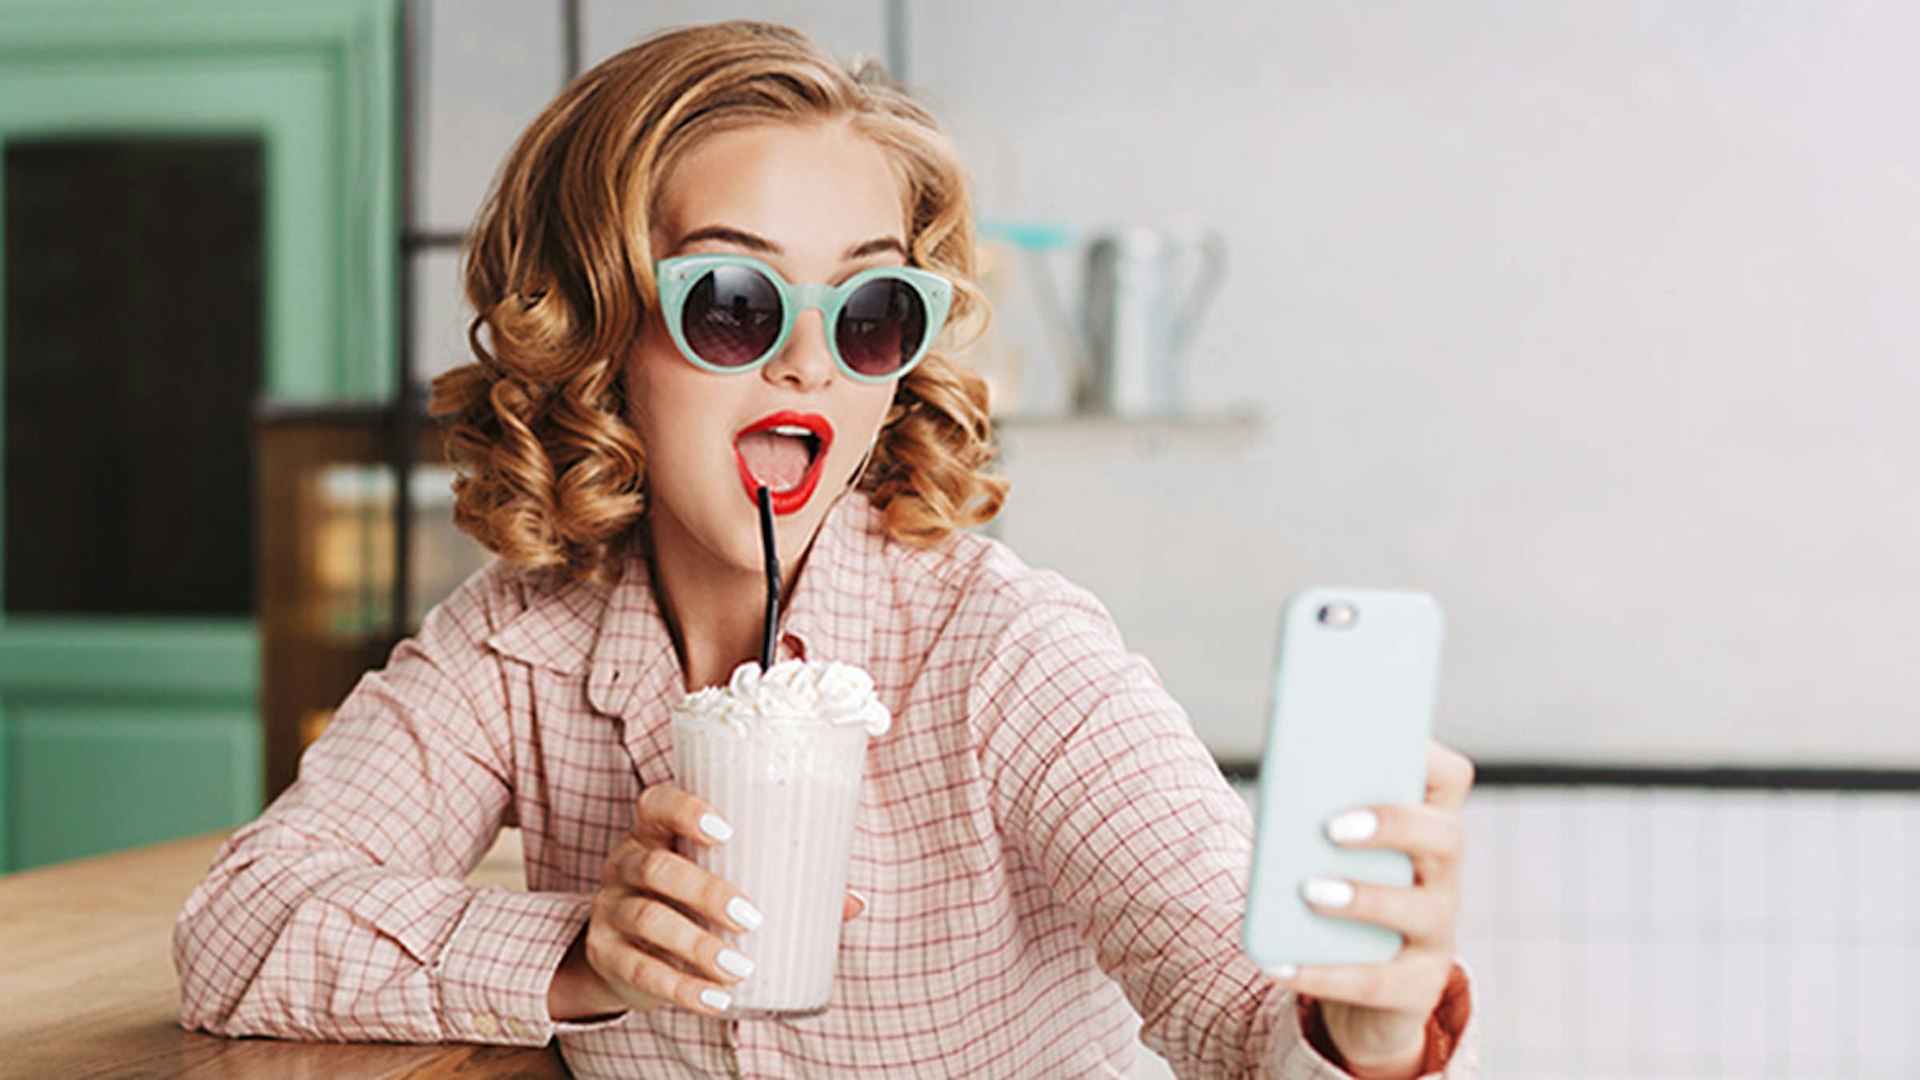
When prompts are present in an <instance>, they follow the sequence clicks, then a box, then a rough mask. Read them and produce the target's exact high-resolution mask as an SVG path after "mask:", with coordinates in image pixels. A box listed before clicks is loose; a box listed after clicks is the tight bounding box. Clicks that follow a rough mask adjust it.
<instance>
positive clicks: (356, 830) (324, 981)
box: [173, 571, 591, 1046]
mask: <svg viewBox="0 0 1920 1080" xmlns="http://www.w3.org/2000/svg"><path fill="white" fill-rule="evenodd" d="M496 572H497V571H483V572H482V573H480V574H476V575H475V576H474V577H473V578H470V579H469V580H468V581H467V583H466V584H465V585H463V586H462V587H461V589H460V590H458V591H457V592H456V593H455V594H454V595H453V596H452V597H450V598H449V599H448V600H447V601H446V602H445V603H443V604H442V605H440V606H439V607H437V608H435V609H434V610H433V611H432V612H431V613H429V614H428V616H427V618H426V619H425V621H424V625H423V626H422V627H421V630H420V633H419V634H418V635H416V636H415V637H413V638H410V639H408V640H407V641H404V642H402V643H401V644H400V645H399V646H397V647H396V648H395V649H394V651H393V654H392V656H391V658H390V659H389V662H388V664H387V666H386V667H385V668H384V669H382V670H379V671H375V672H371V673H369V674H367V675H366V676H364V677H363V678H362V679H361V680H360V682H359V684H358V685H357V686H355V688H354V689H353V691H352V693H351V694H349V695H348V696H347V698H346V700H345V701H344V702H343V703H342V704H341V706H340V708H339V709H338V710H337V711H336V712H335V714H334V716H333V719H332V721H331V722H330V723H329V724H328V726H327V729H326V731H325V733H324V734H323V735H322V736H321V737H320V738H319V739H318V740H317V741H316V742H315V743H314V745H313V746H312V747H311V748H309V750H308V751H307V753H306V754H305V755H304V756H303V758H302V759H301V763H300V777H299V779H298V780H297V781H296V782H295V783H294V784H293V785H292V786H291V787H289V788H288V789H287V790H286V792H285V793H284V794H282V795H281V796H280V798H278V799H276V800H275V801H274V803H273V804H272V805H271V806H269V807H268V808H267V809H266V811H265V812H264V813H263V814H261V816H260V817H259V819H258V820H256V821H254V822H253V823H251V824H249V825H246V826H244V827H243V828H241V829H240V830H238V831H237V832H236V833H234V835H233V836H232V837H231V838H229V839H228V841H227V842H226V844H225V845H224V846H223V847H222V848H221V849H220V852H219V853H218V854H217V855H216V856H215V858H214V862H213V865H212V867H211V868H210V869H209V871H208V872H207V876H206V878H205V880H203V881H202V882H201V883H200V886H199V887H198V888H197V889H196V890H195V891H194V892H193V894H192V895H191V896H190V897H189V898H188V899H187V902H186V906H185V907H184V908H182V910H181V912H180V914H179V917H178V919H177V920H176V922H175V925H174V935H173V956H174V966H175V968H176V969H177V970H178V972H179V975H180V997H181V1001H180V1022H181V1023H182V1025H184V1026H186V1027H189V1028H200V1029H204V1030H206V1031H209V1032H213V1033H215V1034H219V1035H273V1036H280V1037H286V1038H300V1039H326V1040H377V1041H404V1042H445V1041H457V1042H490V1043H505V1044H517V1045H530V1046H537V1045H542V1044H544V1043H545V1042H547V1041H548V1040H549V1039H550V1038H551V1037H552V1035H553V1033H554V1030H555V1025H554V1023H553V1022H552V1020H551V1019H550V1018H549V1016H548V1012H547V1001H546V992H547V987H548V985H549V983H550V982H551V980H552V977H553V974H554V972H555V970H556V969H557V968H558V967H559V964H560V960H561V957H562V956H563V955H564V954H565V952H566V949H567V947H568V945H569V944H570V943H571V942H572V940H573V938H574V937H575V936H576V935H577V934H578V933H579V931H580V928H581V927H582V926H584V925H585V924H586V921H587V915H588V907H589V903H590V899H591V898H590V897H588V896H584V895H567V894H560V893H540V892H532V893H526V892H513V891H509V890H505V889H501V888H498V887H479V886H473V885H469V884H467V883H465V882H464V881H462V880H461V879H462V878H463V877H464V876H465V875H466V874H467V873H468V872H469V871H471V870H472V869H473V867H474V866H475V864H477V863H478V862H479V860H480V858H481V857H482V856H483V855H484V854H485V853H486V851H487V848H488V847H489V846H490V845H491V844H492V842H493V840H494V837H495V836H496V834H497V833H498V830H499V828H500V826H501V824H502V822H503V820H504V819H505V817H506V815H507V813H508V810H509V806H510V800H511V796H512V789H511V777H512V776H513V772H512V758H513V752H514V750H513V741H512V734H511V728H510V726H509V724H508V719H507V701H506V693H505V690H504V683H503V680H504V678H505V677H506V676H505V674H504V672H503V667H502V664H501V662H500V660H499V659H498V657H496V656H495V655H494V654H492V653H491V651H489V650H488V649H487V648H486V646H485V645H484V642H485V639H486V637H487V635H488V633H489V632H490V629H491V626H490V624H491V623H492V622H494V621H495V620H494V619H493V618H492V609H493V607H494V605H495V603H496V602H497V599H498V597H497V596H496V591H497V590H498V589H499V588H500V587H501V586H500V585H499V584H498V581H497V579H496V577H495V574H496ZM569 1026H571V1025H569Z"/></svg>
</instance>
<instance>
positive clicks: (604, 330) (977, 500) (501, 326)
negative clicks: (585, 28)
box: [429, 20, 1007, 581]
mask: <svg viewBox="0 0 1920 1080" xmlns="http://www.w3.org/2000/svg"><path fill="white" fill-rule="evenodd" d="M833 121H839V122H845V123H847V124H848V125H849V126H850V127H851V128H852V129H853V130H854V131H857V132H859V133H860V134H862V135H865V136H866V137H867V138H870V139H872V140H873V141H874V142H875V143H876V144H877V145H879V146H880V147H881V148H882V149H883V150H884V151H886V153H887V155H888V157H889V159H890V160H891V162H892V163H893V165H894V169H895V171H896V173H897V174H898V175H899V177H900V181H901V184H902V187H903V190H904V192H905V195H906V205H907V207H908V209H909V221H908V223H907V224H908V235H907V248H908V252H909V255H908V262H909V264H910V265H913V266H920V267H925V268H927V269H929V270H934V271H936V272H939V273H940V274H942V275H944V276H945V277H947V278H948V279H950V280H951V281H952V282H953V283H954V292H955V295H954V301H953V310H952V313H951V316H950V320H949V323H948V330H947V331H946V332H945V333H943V335H942V338H941V340H939V341H938V342H936V344H935V347H934V348H933V349H932V350H931V351H930V352H929V354H928V356H927V358H926V359H925V360H923V361H922V362H921V364H920V365H919V366H918V367H917V368H915V369H914V370H913V371H910V372H908V373H907V375H906V376H905V377H904V378H903V379H902V380H901V382H900V385H899V387H898V388H897V390H896V392H895V394H894V400H893V404H892V406H891V408H890V409H889V411H888V413H887V417H886V420H885V422H884V423H883V425H882V427H881V430H880V438H879V441H878V443H877V444H876V446H875V448H874V451H873V458H872V461H871V462H870V463H869V465H868V467H867V469H866V471H865V472H864V473H863V474H862V477H861V480H860V485H859V487H860V490H861V491H862V492H864V493H865V494H866V495H867V497H868V498H869V499H871V500H872V502H873V504H874V505H875V506H876V507H878V508H880V509H881V511H882V512H883V514H884V521H885V526H886V529H887V532H888V534H889V535H890V536H892V537H893V538H894V539H896V540H899V541H901V542H903V543H907V544H910V545H913V546H916V547H929V546H932V545H935V544H938V543H939V542H941V541H942V540H944V539H946V538H947V537H948V536H949V535H950V534H951V533H952V532H953V531H954V530H956V529H959V528H965V527H967V526H971V525H977V524H981V523H983V522H985V521H988V520H990V519H991V518H992V517H993V516H994V515H995V514H996V513H998V512H999V509H1000V506H1001V504H1002V502H1003V501H1004V499H1005V496H1006V488H1007V482H1006V480H1005V479H1004V478H1002V477H999V476H997V475H994V474H992V473H990V472H988V471H987V470H988V466H989V465H990V464H991V463H992V461H993V458H994V448H993V442H992V429H991V426H990V424H989V420H988V404H987V389H986V383H985V381H984V380H982V379H981V378H980V377H979V376H978V375H976V374H974V373H973V372H971V371H968V370H967V369H966V368H964V367H962V366H960V365H959V364H958V363H957V362H955V361H954V360H953V359H951V352H952V351H955V350H958V349H960V348H964V347H965V345H966V344H968V343H970V342H971V341H972V340H973V339H974V338H976V337H977V336H978V335H979V332H980V331H981V330H982V329H984V326H985V322H986V319H987V317H988V311H987V303H986V298H985V297H984V296H983V295H982V294H981V293H980V290H979V289H978V287H977V286H975V285H974V284H973V282H972V277H973V272H974V259H975V254H974V239H973V219H972V210H971V208H970V206H969V203H968V197H967V188H966V178H965V174H964V172H963V170H962V168H961V165H960V161H959V157H958V155H957V154H956V153H955V151H954V148H953V145H952V143H951V142H950V141H949V140H948V139H947V137H946V136H945V135H944V134H942V133H941V131H940V129H939V126H938V125H937V124H936V123H935V121H934V119H933V117H932V115H931V114H929V113H928V112H927V111H926V110H925V109H924V108H922V107H921V106H919V105H918V104H916V103H915V102H914V101H912V100H911V99H910V98H909V97H908V96H907V95H906V93H905V92H904V91H903V90H902V89H901V88H900V87H899V86H898V85H897V84H896V83H894V82H893V81H892V80H891V79H890V78H889V77H888V76H887V75H886V73H885V71H884V70H883V69H881V68H880V66H879V65H878V64H876V63H874V62H873V61H871V60H864V59H863V60H861V61H859V62H857V63H856V64H854V65H853V66H852V67H850V68H849V67H847V66H845V65H842V64H841V63H839V62H838V61H836V60H834V59H833V58H832V57H831V56H830V55H828V54H827V53H826V52H824V51H823V50H821V49H820V48H819V47H818V46H817V45H815V44H814V43H813V42H811V41H810V40H808V39H807V38H806V37H804V36H802V35H801V34H799V33H798V32H796V31H794V30H791V29H788V28H786V27H783V26H776V25H772V24H768V23H760V22H751V21H744V20H736V21H732V22H723V23H717V24H713V25H709V26H698V27H691V28H686V29H680V30H673V31H668V32H666V33H662V34H659V35H656V36H654V37H651V38H648V39H647V40H645V41H642V42H641V43H639V44H637V45H635V46H633V47H631V48H629V49H627V50H625V51H623V52H621V53H618V54H617V55H615V56H612V57H610V58H608V59H607V60H606V61H604V62H602V63H601V64H599V65H597V66H596V67H594V68H593V69H592V70H591V71H588V72H586V73H585V74H583V75H581V76H580V77H579V78H578V79H576V80H574V82H573V83H572V84H571V85H570V86H568V87H567V88H566V89H565V90H564V91H562V92H561V94H560V96H559V97H558V98H556V99H554V101H553V102H552V103H551V104H549V105H548V106H547V108H546V109H545V110H544V111H543V112H541V114H540V115H539V116H538V117H537V118H535V119H534V121H533V123H532V124H531V125H530V126H529V127H528V128H527V130H526V131H525V132H524V133H523V134H522V135H521V136H520V139H519V141H518V142H517V143H516V144H515V145H514V147H513V150H512V152H511V153H510V154H509V155H508V156H507V160H506V162H505V163H504V164H503V165H502V166H501V170H500V173H499V175H498V176H497V177H496V178H495V180H494V185H493V189H492V191H491V192H490V193H489V195H488V197H487V200H486V203H485V205H484V206H483V207H482V208H481V211H480V214H479V217H478V219H477V220H476V221H475V224H474V228H473V230H472V232H471V233H470V235H469V238H468V241H467V245H466V250H465V253H464V254H465V257H466V295H467V301H468V303H470V304H471V305H472V306H473V309H474V311H475V312H477V313H478V314H477V315H476V316H475V317H474V318H473V320H472V321H471V322H470V323H469V324H468V331H467V341H468V345H469V347H470V348H471V349H472V351H473V355H474V356H475V358H476V359H475V361H474V362H473V363H469V364H466V365H463V366H461V367H458V368H455V369H453V370H451V371H448V372H446V373H444V374H442V375H440V376H438V377H437V378H435V379H434V380H433V392H432V397H431V400H430V404H429V407H430V409H431V411H432V412H433V413H434V414H436V415H441V416H446V417H448V431H447V451H448V457H449V459H450V460H451V461H452V462H453V464H454V466H455V468H456V470H457V472H458V479H457V480H456V481H455V482H454V492H455V495H456V503H455V508H454V519H455V522H456V523H457V524H458V525H459V527H460V528H461V529H462V530H463V531H465V532H467V533H468V534H470V535H472V536H473V537H474V538H475V539H476V540H478V541H480V543H482V544H484V545H486V547H487V548H488V549H489V550H491V551H493V552H494V553H495V554H496V555H499V556H500V557H501V558H503V559H505V560H507V561H508V562H511V563H514V564H516V565H520V566H524V567H545V568H563V569H565V570H566V571H567V572H568V573H569V574H571V575H572V576H574V577H577V578H587V579H592V580H598V581H611V580H614V579H617V578H618V577H619V576H620V574H621V572H622V569H623V567H624V565H625V563H626V561H627V558H628V556H629V554H630V552H631V550H632V545H633V544H634V543H635V542H636V540H637V534H638V532H639V530H638V529H637V528H636V525H637V524H638V523H639V521H640V519H641V518H642V516H643V515H644V514H645V511H646V461H647V451H646V447H645V446H644V445H643V444H642V442H641V440H640V438H639V436H638V435H637V434H636V433H635V432H634V430H633V429H632V428H631V427H630V426H629V425H628V424H627V422H626V420H625V419H624V415H623V407H624V405H625V400H626V395H627V387H626V384H625V375H624V367H623V357H625V355H626V354H627V352H628V350H629V348H630V346H631V344H632V339H633V336H634V335H635V333H636V332H637V328H638V327H640V326H641V325H642V322H641V320H642V319H643V318H647V317H651V313H653V312H654V311H656V310H657V306H658V305H657V298H658V295H659V294H658V291H657V289H656V285H655V282H654V279H653V263H654V257H653V254H652V251H651V247H652V244H651V234H652V227H653V224H654V223H655V222H656V221H658V220H659V213H660V196H661V187H662V181H663V179H664V178H666V177H668V176H669V175H670V174H671V172H672V170H673V167H674V165H675V164H676V163H677V162H678V161H679V160H680V159H681V158H682V157H683V156H684V155H685V154H686V152H687V151H688V149H689V148H691V147H693V146H695V145H697V144H698V143H699V142H700V141H701V140H702V139H704V138H706V137H707V136H709V135H713V134H717V133H719V132H722V131H727V130H732V129H737V128H742V127H748V126H753V125H760V124H767V123H788V124H815V123H821V122H833Z"/></svg>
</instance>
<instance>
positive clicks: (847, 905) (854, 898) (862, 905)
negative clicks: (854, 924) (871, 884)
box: [840, 889, 867, 922]
mask: <svg viewBox="0 0 1920 1080" xmlns="http://www.w3.org/2000/svg"><path fill="white" fill-rule="evenodd" d="M865 910H867V898H866V897H864V896H862V895H860V894H859V893H857V892H855V891H854V890H852V889H848V890H847V898H846V900H844V901H843V902H842V903H841V905H840V921H841V922H851V921H852V920H853V919H855V918H857V917H858V916H859V914H860V913H861V912H863V911H865Z"/></svg>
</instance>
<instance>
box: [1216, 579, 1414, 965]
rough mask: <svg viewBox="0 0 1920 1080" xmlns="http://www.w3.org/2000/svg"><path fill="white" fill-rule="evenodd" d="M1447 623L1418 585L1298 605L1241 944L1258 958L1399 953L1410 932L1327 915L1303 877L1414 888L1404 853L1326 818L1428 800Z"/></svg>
mask: <svg viewBox="0 0 1920 1080" xmlns="http://www.w3.org/2000/svg"><path fill="white" fill-rule="evenodd" d="M1349 616H1350V617H1349ZM1442 632H1443V619H1442V616H1441V613H1440V605H1439V604H1438V603H1437V602H1435V600H1434V599H1433V597H1431V596H1428V595H1427V594H1426V593H1421V592H1400V591H1390V590H1379V589H1348V588H1333V587H1322V588H1313V589H1307V590H1305V591H1302V592H1300V593H1298V594H1296V595H1295V596H1294V597H1293V598H1292V599H1290V600H1289V601H1288V602H1287V606H1286V612H1285V614H1284V615H1283V616H1282V618H1281V625H1280V658H1279V662H1278V664H1277V665H1276V671H1275V675H1274V693H1273V717H1272V720H1271V722H1270V723H1269V726H1268V728H1267V746H1266V752H1265V754H1264V755H1263V757H1262V758H1261V763H1260V806H1259V811H1258V828H1257V830H1256V833H1255V837H1254V847H1253V870H1252V874H1251V876H1250V880H1249V883H1248V895H1247V918H1246V931H1245V935H1244V939H1243V945H1244V948H1245V949H1246V953H1247V955H1248V956H1250V957H1252V958H1253V959H1254V961H1255V962H1257V963H1259V964H1260V965H1261V966H1263V967H1273V966H1275V965H1277V964H1282V963H1288V964H1367V963H1379V962H1381V961H1385V960H1391V959H1393V957H1394V956H1395V955H1397V954H1398V953H1399V951H1400V947H1401V944H1402V941H1401V937H1400V935H1399V934H1397V933H1394V932H1393V931H1391V930H1388V929H1387V928H1385V927H1382V926H1375V925H1372V924H1368V923H1358V922H1354V921H1351V920H1347V919H1336V918H1331V917H1328V916H1323V915H1320V914H1318V913H1317V912H1315V911H1314V910H1313V909H1312V908H1309V907H1308V906H1307V904H1306V901H1305V900H1303V899H1302V898H1301V896H1300V884H1301V882H1303V881H1305V880H1306V879H1307V878H1309V877H1332V878H1343V879H1347V880H1353V881H1370V882H1376V883H1379V884H1385V885H1403V886H1404V885H1409V884H1412V882H1413V865H1412V863H1411V862H1410V861H1409V860H1408V859H1407V857H1406V856H1405V855H1403V854H1401V853H1400V852H1397V851H1349V850H1347V849H1344V848H1340V847H1337V846H1335V845H1334V843H1333V842H1332V841H1331V840H1328V839H1327V835H1326V831H1325V829H1324V825H1325V823H1326V820H1327V818H1328V817H1330V816H1332V815H1333V814H1335V813H1338V812H1339V811H1342V810H1346V809H1350V808H1353V807H1360V806H1371V805H1377V804H1382V803H1418V802H1420V801H1422V799H1423V798H1424V797H1425V795H1426V777H1427V740H1428V737H1429V736H1430V735H1431V733H1432V730H1433V701H1434V693H1435V689H1436V685H1437V683H1438V681H1439V675H1440V639H1441V635H1442Z"/></svg>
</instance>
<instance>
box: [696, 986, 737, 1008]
mask: <svg viewBox="0 0 1920 1080" xmlns="http://www.w3.org/2000/svg"><path fill="white" fill-rule="evenodd" d="M700 1003H701V1004H703V1005H705V1006H706V1007H707V1008H709V1009H715V1010H718V1011H720V1012H726V1011H727V1006H729V1005H731V1004H733V996H732V995H731V994H728V993H726V992H725V991H721V990H714V989H711V988H709V989H706V990H702V991H700Z"/></svg>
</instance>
